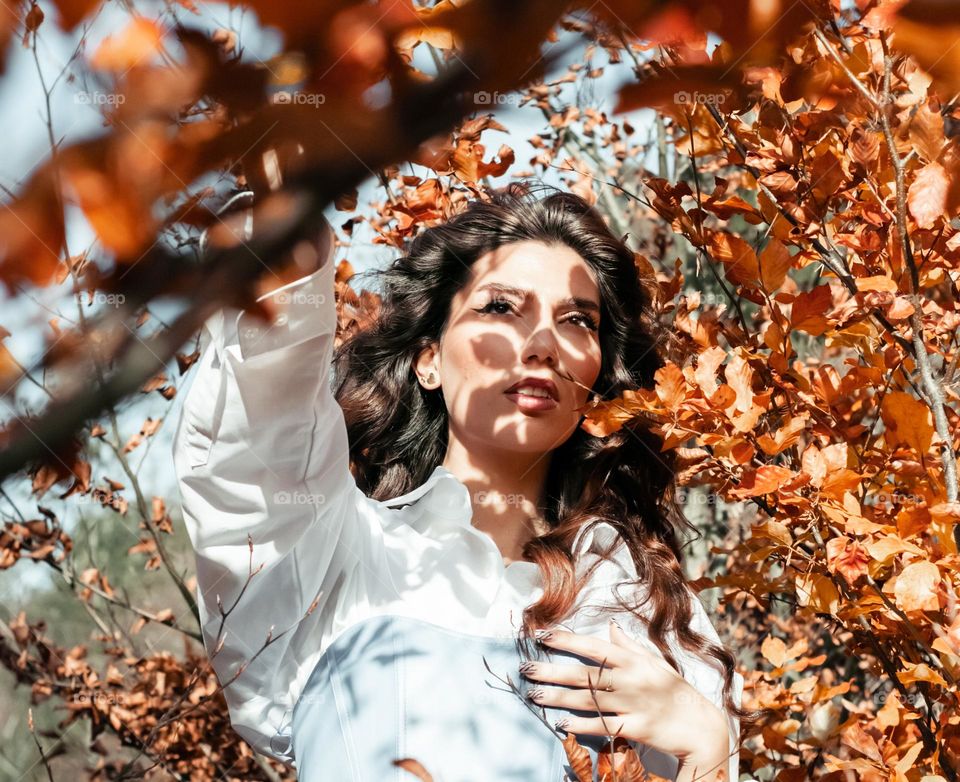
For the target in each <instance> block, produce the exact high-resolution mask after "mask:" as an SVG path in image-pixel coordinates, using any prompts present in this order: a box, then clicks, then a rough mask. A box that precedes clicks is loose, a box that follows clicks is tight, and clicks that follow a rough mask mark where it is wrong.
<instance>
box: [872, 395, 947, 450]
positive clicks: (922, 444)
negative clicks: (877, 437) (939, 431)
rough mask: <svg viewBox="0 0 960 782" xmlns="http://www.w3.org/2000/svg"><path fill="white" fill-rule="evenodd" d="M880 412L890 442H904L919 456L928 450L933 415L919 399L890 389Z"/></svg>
mask: <svg viewBox="0 0 960 782" xmlns="http://www.w3.org/2000/svg"><path fill="white" fill-rule="evenodd" d="M880 413H881V416H882V418H883V423H884V425H885V426H886V427H887V433H888V436H889V437H890V440H891V444H894V443H906V444H907V445H909V446H910V447H911V448H913V449H914V450H915V451H916V452H917V454H918V455H920V456H923V455H924V454H926V453H927V451H929V450H930V444H931V443H932V442H933V432H934V429H933V415H932V413H931V412H930V408H929V407H927V405H925V404H924V403H923V402H921V401H920V400H919V399H915V398H914V397H912V396H910V394H908V393H906V392H904V391H892V392H890V393H888V394H887V395H886V396H885V397H884V399H883V402H882V403H881V406H880Z"/></svg>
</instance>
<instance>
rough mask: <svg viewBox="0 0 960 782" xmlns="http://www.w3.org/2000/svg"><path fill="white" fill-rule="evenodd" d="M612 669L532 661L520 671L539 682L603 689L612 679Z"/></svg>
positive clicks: (607, 666) (608, 667) (601, 666)
mask: <svg viewBox="0 0 960 782" xmlns="http://www.w3.org/2000/svg"><path fill="white" fill-rule="evenodd" d="M610 670H611V668H610V666H609V665H579V664H569V663H567V664H561V663H547V662H530V663H527V664H526V667H524V669H523V670H522V671H521V672H520V673H521V675H522V676H524V677H525V678H527V679H532V680H534V681H538V682H550V683H552V684H564V685H567V686H570V687H586V688H590V687H591V686H592V687H595V688H598V689H603V687H605V686H606V685H607V684H608V683H609V681H610V674H609V671H610Z"/></svg>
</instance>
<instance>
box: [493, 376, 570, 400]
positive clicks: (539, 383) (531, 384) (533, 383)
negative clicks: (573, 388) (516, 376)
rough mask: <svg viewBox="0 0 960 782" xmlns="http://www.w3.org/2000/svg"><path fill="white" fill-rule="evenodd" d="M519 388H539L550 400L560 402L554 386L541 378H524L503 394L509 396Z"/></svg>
mask: <svg viewBox="0 0 960 782" xmlns="http://www.w3.org/2000/svg"><path fill="white" fill-rule="evenodd" d="M521 388H540V389H543V390H544V391H546V392H547V394H549V395H550V398H551V399H552V400H553V401H554V402H559V401H560V395H559V393H558V392H557V386H556V384H555V383H554V382H553V381H552V380H549V379H547V378H542V377H525V378H524V379H523V380H520V381H519V382H517V383H514V384H513V385H512V386H510V388H508V389H507V390H506V391H504V392H503V393H505V394H511V393H516V392H517V391H519V390H520V389H521Z"/></svg>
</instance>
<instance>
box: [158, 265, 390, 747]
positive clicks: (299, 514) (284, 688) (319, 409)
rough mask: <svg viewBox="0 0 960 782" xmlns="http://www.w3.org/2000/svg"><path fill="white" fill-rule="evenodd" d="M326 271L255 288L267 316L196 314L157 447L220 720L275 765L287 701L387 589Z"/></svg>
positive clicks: (286, 738)
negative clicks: (194, 340) (339, 366)
mask: <svg viewBox="0 0 960 782" xmlns="http://www.w3.org/2000/svg"><path fill="white" fill-rule="evenodd" d="M331 249H332V248H331ZM334 273H335V265H334V263H333V260H332V257H327V258H326V259H325V260H324V262H323V263H322V265H321V266H320V268H319V269H318V270H316V271H314V272H313V273H311V274H309V275H307V276H305V277H302V278H300V279H298V280H295V281H294V282H291V283H289V284H287V285H283V286H281V287H279V288H277V289H275V290H274V291H272V292H270V293H268V294H266V295H265V296H262V297H261V299H265V298H268V297H269V298H271V299H272V301H273V303H274V304H275V305H276V308H277V312H278V314H277V316H276V317H275V318H274V321H273V323H270V324H267V323H265V322H264V321H263V320H258V319H257V318H256V317H255V316H253V315H251V314H249V313H246V312H243V311H239V310H236V309H232V308H230V307H225V308H223V309H221V310H220V311H218V312H217V313H215V314H214V315H212V316H211V317H210V318H209V319H208V321H207V322H206V323H205V324H204V327H203V330H202V332H201V344H202V349H201V357H200V359H199V361H198V362H197V366H196V367H195V374H194V378H193V381H192V385H191V386H190V388H189V391H188V392H187V394H186V396H185V397H184V401H183V410H182V413H181V418H180V421H179V424H178V427H177V431H176V434H175V436H174V443H173V458H174V465H175V471H176V475H177V481H178V485H179V489H180V495H181V506H182V510H183V518H184V522H185V525H186V528H187V531H188V534H189V536H190V540H191V543H192V544H193V547H194V550H195V554H196V568H197V592H198V608H199V613H200V620H201V624H202V633H203V639H204V644H205V646H206V649H207V652H208V655H209V656H210V658H211V662H212V665H213V667H214V669H215V671H216V673H217V675H218V677H219V679H220V681H221V683H222V684H224V695H225V697H226V701H227V705H228V707H229V709H230V717H231V723H232V724H233V727H234V729H235V730H236V731H237V733H239V734H240V735H241V736H242V737H243V738H244V739H246V740H247V741H248V742H249V743H250V744H251V745H253V746H254V747H255V748H256V749H257V750H259V751H261V752H264V753H266V754H268V755H272V756H273V757H276V758H278V759H280V760H283V761H285V762H288V763H293V762H294V758H293V754H292V748H291V740H290V720H291V717H292V709H293V706H294V704H295V703H296V699H297V697H298V696H299V694H300V692H302V688H303V686H304V685H305V683H306V678H307V677H308V676H309V674H310V672H311V671H312V668H313V666H314V665H315V663H316V660H317V659H318V658H319V656H320V654H321V653H322V651H323V642H324V641H325V639H327V638H329V637H330V636H331V635H333V634H335V632H336V631H337V630H338V628H339V627H341V624H338V623H342V622H345V621H347V619H348V617H347V615H348V614H350V612H352V611H353V610H354V609H357V608H358V607H360V606H363V605H369V604H370V603H371V602H372V601H376V600H379V599H381V598H386V596H387V593H389V595H391V596H392V595H393V594H395V588H394V586H393V584H392V582H391V581H390V574H389V568H388V567H386V566H385V563H384V556H385V551H384V550H385V544H384V540H383V526H382V524H381V523H380V518H379V516H378V515H377V514H376V512H375V509H374V508H373V503H372V500H369V498H367V497H366V495H364V494H363V492H361V491H360V490H359V488H358V487H357V486H356V483H355V481H354V479H353V476H352V474H351V472H350V469H349V451H348V439H347V433H346V426H345V422H344V418H343V412H342V410H341V409H340V406H339V405H338V404H337V402H336V399H335V398H334V396H333V392H332V389H331V386H330V382H329V375H330V372H329V370H330V366H331V361H332V356H333V349H334V336H335V333H336V325H337V313H336V306H335V301H334ZM248 539H249V541H250V542H249V543H248ZM221 607H222V608H221ZM224 613H226V618H225V619H224V618H223V614H224ZM268 639H269V641H268Z"/></svg>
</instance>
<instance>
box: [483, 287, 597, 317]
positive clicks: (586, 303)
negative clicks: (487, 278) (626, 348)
mask: <svg viewBox="0 0 960 782" xmlns="http://www.w3.org/2000/svg"><path fill="white" fill-rule="evenodd" d="M487 290H489V291H495V292H496V293H507V294H511V295H513V296H516V297H517V298H519V299H526V298H527V297H528V296H529V295H530V293H531V291H529V290H526V289H524V288H517V287H514V286H513V285H504V284H503V283H501V282H488V283H487V284H486V285H481V286H480V287H479V288H477V292H478V293H479V292H480V291H487ZM557 303H558V304H560V305H561V306H563V305H566V306H571V307H579V308H580V309H584V310H591V311H593V312H596V313H597V314H599V313H600V305H599V304H597V303H596V302H595V301H594V300H593V299H584V298H582V297H580V296H570V297H569V298H566V299H563V300H561V301H559V302H557Z"/></svg>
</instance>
